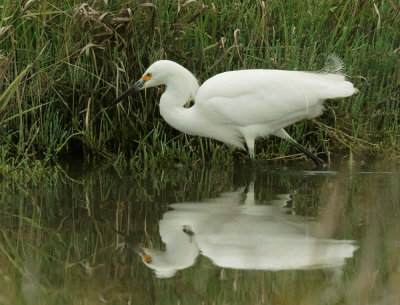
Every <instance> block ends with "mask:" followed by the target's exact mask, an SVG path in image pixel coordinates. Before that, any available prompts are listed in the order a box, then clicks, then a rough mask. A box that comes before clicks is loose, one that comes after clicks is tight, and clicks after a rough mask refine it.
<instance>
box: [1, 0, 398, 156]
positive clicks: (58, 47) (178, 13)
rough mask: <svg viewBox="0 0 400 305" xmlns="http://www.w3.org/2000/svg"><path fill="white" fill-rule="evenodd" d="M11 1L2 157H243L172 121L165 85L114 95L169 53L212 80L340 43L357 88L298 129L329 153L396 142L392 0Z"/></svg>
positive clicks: (302, 60) (309, 66) (298, 62)
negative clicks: (164, 114)
mask: <svg viewBox="0 0 400 305" xmlns="http://www.w3.org/2000/svg"><path fill="white" fill-rule="evenodd" d="M2 3H3V4H1V9H0V115H1V117H0V146H1V150H2V159H1V162H3V163H10V161H9V160H10V159H14V160H15V159H17V160H19V161H22V160H24V159H28V160H34V159H41V160H46V161H51V160H54V159H57V158H63V157H66V156H68V155H73V156H75V157H79V158H81V159H85V160H97V159H116V158H119V156H121V155H122V156H124V157H127V158H128V159H131V160H134V161H135V160H136V161H135V162H136V163H141V162H143V160H153V161H152V162H156V163H157V162H159V161H160V160H161V161H162V160H169V159H181V160H183V161H182V162H199V161H198V160H210V159H212V160H220V159H226V158H228V159H232V158H242V157H243V155H242V154H238V153H233V154H232V153H231V151H230V149H229V148H228V147H227V146H224V145H221V144H220V143H216V142H214V141H212V140H209V139H198V138H197V137H187V136H185V135H183V134H181V133H179V132H178V131H175V130H173V129H172V128H171V127H169V126H167V124H166V123H165V122H164V121H163V120H162V118H160V115H159V111H158V105H157V102H158V99H159V97H160V94H161V93H162V90H158V89H151V90H147V92H141V93H137V94H136V95H134V96H132V98H131V100H130V101H131V102H125V103H124V104H123V106H122V107H121V106H118V107H110V108H109V107H108V106H109V105H111V104H112V101H113V100H114V99H115V97H116V96H118V94H119V93H120V92H121V91H123V90H125V89H126V88H127V86H128V85H129V84H131V83H132V82H133V81H134V80H136V79H137V78H138V77H140V75H141V73H143V71H144V70H145V68H146V67H147V66H149V65H150V64H151V63H152V62H154V61H155V60H157V59H160V58H168V59H172V60H175V61H177V62H179V63H181V64H182V65H184V66H185V67H187V68H188V69H189V70H191V71H192V72H193V73H194V74H195V75H196V76H197V77H198V78H199V80H200V81H201V82H203V81H204V80H206V79H207V78H209V77H211V76H212V75H215V74H216V73H219V72H223V71H226V70H235V69H244V68H279V69H295V70H319V69H321V68H322V67H323V65H324V62H325V60H326V58H327V56H328V55H329V54H331V53H335V54H337V55H338V56H339V57H341V58H342V59H343V61H344V63H345V65H346V67H347V69H346V72H347V74H348V76H349V79H350V80H351V81H352V82H353V83H354V84H355V86H356V87H357V88H358V89H359V90H360V92H359V93H358V94H357V95H356V96H354V97H351V98H346V99H344V100H338V101H327V102H326V108H327V111H326V113H325V114H324V115H323V116H322V117H321V118H319V119H318V121H317V122H314V121H307V122H306V121H304V122H300V123H298V124H297V125H295V126H292V127H290V128H289V132H290V133H291V134H292V135H293V136H294V137H295V138H296V139H297V140H298V141H299V142H301V143H302V144H303V145H305V146H307V147H310V148H313V149H315V150H316V151H317V152H319V153H321V154H328V156H330V154H331V153H336V152H338V153H340V154H341V155H343V154H347V153H349V151H352V152H355V153H358V154H361V155H363V156H375V157H376V156H395V155H398V153H399V151H400V149H399V148H400V141H399V139H400V137H399V131H400V122H399V118H400V102H399V100H400V99H399V97H400V81H399V80H400V64H399V62H400V49H399V47H400V18H399V15H400V6H399V5H398V4H396V3H395V2H394V1H389V2H388V1H380V2H376V4H374V2H373V1H351V0H342V1H333V0H332V1H316V0H309V1H278V0H273V1H266V2H265V3H264V2H263V1H262V2H259V1H253V0H247V1H227V0H221V1H203V2H201V1H196V2H189V3H187V4H183V3H184V2H183V1H180V2H179V3H181V4H180V6H178V4H177V3H178V2H173V3H171V2H170V1H165V0H159V1H154V6H149V5H140V4H139V3H138V2H132V1H73V0H70V1H47V0H41V1H34V2H30V5H29V6H28V7H24V6H23V3H24V2H23V1H21V0H18V1H11V0H5V1H3V2H2ZM106 3H108V5H107V4H106ZM215 147H218V148H219V149H218V152H217V153H216V152H214V148H215ZM257 152H258V154H259V157H260V158H275V157H280V156H282V155H286V156H287V155H292V154H297V151H296V150H295V149H293V147H290V146H289V145H288V144H287V143H283V142H282V141H280V140H279V139H275V138H271V139H270V140H268V141H259V143H258V145H257ZM146 162H147V161H146ZM201 162H203V161H201Z"/></svg>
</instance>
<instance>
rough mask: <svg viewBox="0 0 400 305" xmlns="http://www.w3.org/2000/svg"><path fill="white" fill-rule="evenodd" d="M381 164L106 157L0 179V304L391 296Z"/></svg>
mask: <svg viewBox="0 0 400 305" xmlns="http://www.w3.org/2000/svg"><path fill="white" fill-rule="evenodd" d="M399 174H400V171H399V168H398V167H397V166H396V165H395V164H393V163H382V164H374V165H359V164H354V165H353V166H352V168H351V170H350V169H349V168H348V165H347V164H346V165H340V164H337V165H332V166H331V168H330V170H327V171H316V170H314V169H313V167H311V166H310V165H309V164H308V163H307V164H301V163H300V164H296V165H289V166H280V165H274V164H270V163H263V162H257V164H256V165H255V166H249V165H232V166H224V167H217V166H204V167H198V166H196V167H185V166H176V165H171V166H168V167H165V168H157V169H147V170H145V171H143V170H141V171H138V170H126V171H122V170H116V169H115V168H113V167H112V166H104V167H102V168H91V169H88V170H83V171H82V170H79V171H77V170H75V169H71V168H68V166H63V167H57V168H55V169H54V171H53V172H52V173H51V174H48V175H45V176H44V177H43V179H40V181H31V180H29V179H27V180H26V181H14V180H11V179H7V177H6V178H5V179H4V180H3V181H2V182H1V184H0V191H1V192H0V200H1V201H0V203H1V205H0V233H1V234H0V304H102V303H107V304H399V303H400V292H399V289H398V287H400V237H399V236H400V224H399V216H400V215H399V214H400V175H399Z"/></svg>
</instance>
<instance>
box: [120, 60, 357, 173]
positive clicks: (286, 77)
mask: <svg viewBox="0 0 400 305" xmlns="http://www.w3.org/2000/svg"><path fill="white" fill-rule="evenodd" d="M342 66H343V64H342V62H341V61H340V59H339V58H336V57H334V58H333V65H331V69H330V71H331V73H330V72H329V71H325V72H302V71H287V70H261V69H260V70H256V69H254V70H238V71H230V72H224V73H221V74H217V75H215V76H213V77H211V78H210V79H208V80H207V81H206V82H204V84H203V85H202V86H200V87H199V84H198V81H197V79H196V78H195V77H194V75H193V74H192V73H191V72H189V71H188V70H187V69H186V68H184V67H182V66H181V65H179V64H177V63H175V62H173V61H170V60H159V61H156V62H154V63H153V64H152V65H151V66H150V67H149V68H148V69H147V70H146V72H145V73H144V75H143V76H142V77H141V78H140V80H138V81H137V82H136V83H134V84H133V86H131V87H130V88H129V89H128V90H126V91H125V92H124V93H122V94H121V96H119V97H118V98H117V99H116V101H115V103H118V102H120V101H121V100H122V99H124V98H125V97H126V96H127V95H129V94H130V93H132V92H133V91H134V90H139V89H144V88H149V87H155V86H159V85H166V90H165V92H164V93H163V94H162V96H161V99H160V114H161V116H162V117H163V118H164V119H165V121H166V122H167V123H168V124H169V125H171V126H173V127H174V128H176V129H178V130H179V131H181V132H184V133H187V134H190V135H198V136H202V137H208V138H213V139H216V140H218V141H221V142H224V143H226V144H228V145H231V146H236V147H239V148H241V149H245V147H244V143H246V145H247V149H248V152H249V154H250V158H254V142H255V139H256V138H259V137H266V136H268V135H275V136H278V137H280V138H282V139H285V140H287V141H289V142H290V143H292V144H293V145H294V146H296V147H297V148H298V149H299V150H300V151H302V152H303V153H305V154H306V155H307V156H308V157H310V158H311V159H312V160H313V161H314V162H315V163H316V165H317V166H318V167H323V166H324V162H323V161H322V160H321V159H320V158H318V157H317V156H316V155H314V154H312V153H311V152H310V151H309V150H308V149H306V148H305V147H303V146H302V145H300V144H299V143H298V142H296V141H295V140H294V139H293V138H292V137H290V136H289V135H288V134H287V133H286V131H285V130H284V129H283V128H285V127H287V126H289V125H291V124H293V123H295V122H298V121H300V120H302V119H305V118H307V119H310V118H314V117H317V116H319V115H321V114H322V112H323V110H324V108H323V105H322V102H323V101H324V100H326V99H331V98H338V97H348V96H351V95H353V94H354V93H355V92H356V91H357V90H356V89H355V88H354V87H353V84H352V83H350V82H348V81H346V80H345V76H344V75H343V74H341V73H340V71H341V68H342ZM332 71H333V72H332ZM190 101H194V104H193V106H192V107H190V108H188V107H185V106H186V105H187V104H188V103H189V102H190Z"/></svg>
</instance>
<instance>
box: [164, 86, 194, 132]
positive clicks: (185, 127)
mask: <svg viewBox="0 0 400 305" xmlns="http://www.w3.org/2000/svg"><path fill="white" fill-rule="evenodd" d="M190 100H191V96H190V93H189V91H188V90H187V88H186V89H185V88H180V89H179V90H178V88H175V87H173V86H167V90H166V91H165V92H164V94H163V95H162V96H161V99H160V114H161V116H162V117H163V118H164V120H165V121H166V122H167V123H168V124H169V125H171V126H172V127H174V128H176V129H178V130H179V131H182V132H184V133H187V134H190V135H197V130H198V125H197V124H201V118H200V116H199V114H198V113H197V112H196V109H195V108H196V107H191V108H185V107H184V105H185V104H186V103H187V102H189V101H190Z"/></svg>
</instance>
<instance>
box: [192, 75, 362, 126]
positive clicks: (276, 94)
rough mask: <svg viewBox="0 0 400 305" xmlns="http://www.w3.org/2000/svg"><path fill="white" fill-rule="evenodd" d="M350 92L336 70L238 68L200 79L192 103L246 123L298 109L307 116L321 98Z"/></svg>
mask: <svg viewBox="0 0 400 305" xmlns="http://www.w3.org/2000/svg"><path fill="white" fill-rule="evenodd" d="M354 92H355V89H354V87H353V85H352V84H351V83H350V82H347V81H345V80H344V76H342V75H338V74H321V73H313V72H299V71H283V70H241V71H231V72H225V73H221V74H218V75H216V76H214V77H212V78H210V79H209V80H207V81H206V82H204V84H203V85H202V86H201V87H200V88H199V90H198V92H197V95H196V99H195V105H196V107H197V108H198V109H199V110H200V111H202V112H203V114H205V115H207V116H208V117H210V118H212V119H213V120H219V121H220V122H221V123H226V124H234V125H238V126H247V125H256V124H266V123H269V122H273V121H277V120H283V119H285V118H287V117H290V116H292V115H293V114H295V113H298V112H301V113H302V114H303V117H304V116H306V117H307V115H304V114H307V110H308V109H312V107H313V106H315V105H317V104H318V103H319V102H320V101H321V100H324V99H327V98H335V97H345V96H350V95H352V94H353V93H354ZM310 116H311V117H312V115H311V114H310Z"/></svg>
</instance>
